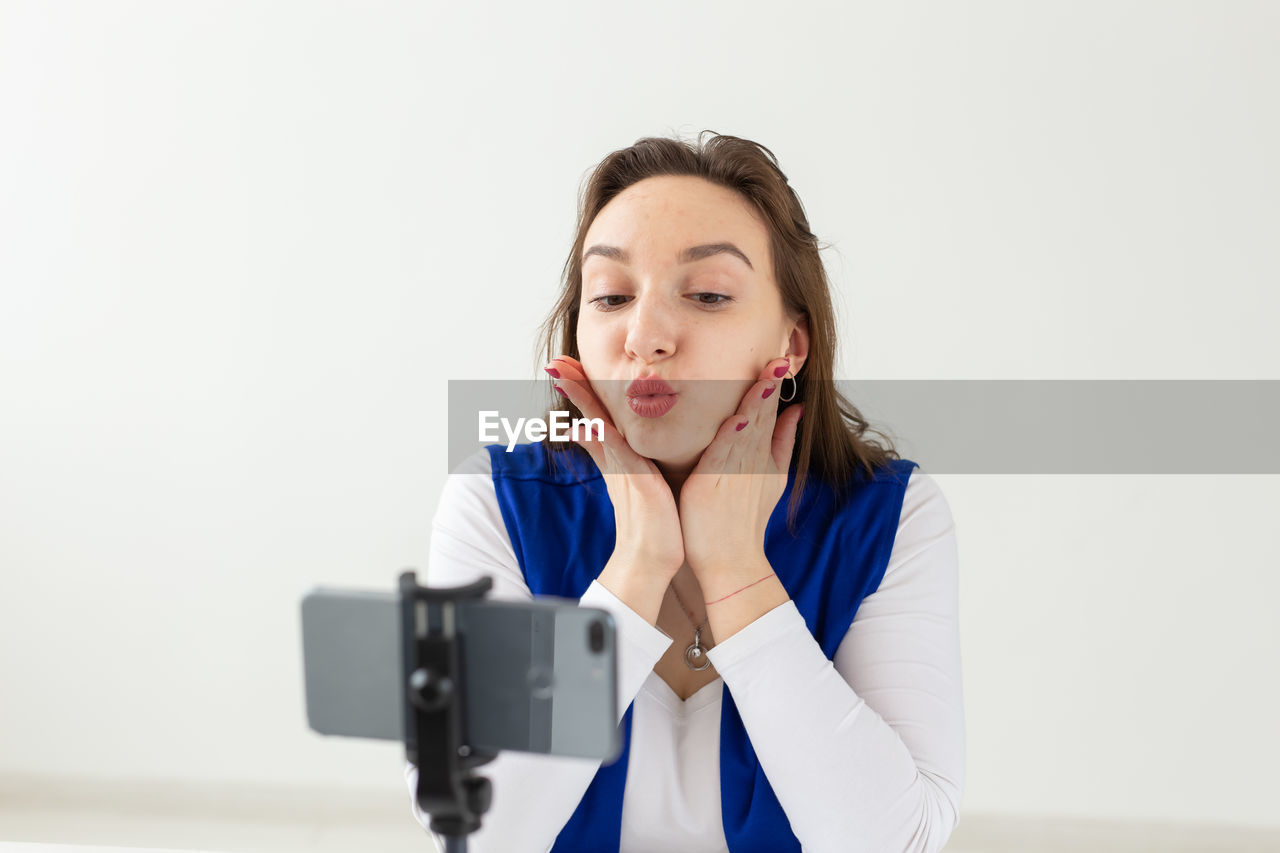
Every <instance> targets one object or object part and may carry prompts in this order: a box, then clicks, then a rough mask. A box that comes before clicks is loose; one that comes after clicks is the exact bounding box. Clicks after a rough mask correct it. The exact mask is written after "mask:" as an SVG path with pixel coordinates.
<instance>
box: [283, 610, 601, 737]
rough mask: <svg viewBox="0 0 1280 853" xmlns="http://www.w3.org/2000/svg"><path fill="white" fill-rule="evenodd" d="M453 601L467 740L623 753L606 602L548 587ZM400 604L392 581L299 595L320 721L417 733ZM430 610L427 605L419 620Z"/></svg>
mask: <svg viewBox="0 0 1280 853" xmlns="http://www.w3.org/2000/svg"><path fill="white" fill-rule="evenodd" d="M416 606H417V607H419V608H421V607H422V606H423V605H421V604H420V603H419V604H418V605H416ZM454 607H455V611H454V612H455V619H456V630H457V632H458V634H459V636H460V637H461V643H460V646H461V649H462V654H461V661H462V678H461V684H460V689H461V693H462V695H463V696H464V697H465V706H466V707H465V715H464V727H465V729H466V731H465V735H464V740H465V743H466V745H468V746H470V747H473V748H474V749H477V750H483V751H491V752H496V751H500V750H516V751H518V752H536V753H546V754H550V755H566V756H575V757H579V758H594V759H602V760H612V759H614V758H616V757H617V755H618V754H619V752H620V751H621V736H620V733H619V731H618V712H617V704H618V696H617V678H618V675H617V650H616V630H615V625H614V621H613V617H612V616H611V615H609V613H608V612H607V611H604V610H600V609H597V608H589V607H581V606H580V605H579V604H578V602H577V601H574V600H572V599H566V598H555V597H553V596H539V597H538V598H535V599H534V600H532V601H524V602H513V601H497V600H490V599H487V598H477V599H472V600H466V601H460V602H458V603H456V604H455V605H454ZM401 613H402V608H401V602H400V598H399V595H398V594H397V593H395V592H378V591H366V590H346V589H335V588H330V587H315V588H313V589H312V590H311V591H310V592H308V593H307V594H306V595H305V596H304V597H303V599H302V649H303V673H304V678H305V681H306V708H307V722H308V725H309V726H310V727H311V728H312V729H313V730H315V731H317V732H319V733H320V734H324V735H341V736H346V737H364V738H378V739H382V740H397V741H404V742H412V741H413V740H414V733H413V732H410V733H409V738H408V739H406V737H405V735H406V733H405V720H412V719H413V716H412V706H411V705H410V704H409V701H408V682H407V676H406V673H407V669H406V667H405V661H404V654H405V652H404V646H405V634H404V631H405V628H406V626H403V625H402V624H401V622H402V616H401ZM424 618H425V611H421V610H420V611H419V618H418V621H419V622H420V623H421V622H422V620H423V619H424ZM408 627H409V628H410V629H411V630H415V631H422V630H424V628H423V625H422V624H418V625H415V626H408ZM415 636H416V635H415Z"/></svg>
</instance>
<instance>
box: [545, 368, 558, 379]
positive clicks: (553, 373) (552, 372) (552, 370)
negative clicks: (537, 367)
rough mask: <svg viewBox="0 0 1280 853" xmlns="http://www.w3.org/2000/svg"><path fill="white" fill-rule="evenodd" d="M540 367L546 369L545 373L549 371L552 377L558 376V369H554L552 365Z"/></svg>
mask: <svg viewBox="0 0 1280 853" xmlns="http://www.w3.org/2000/svg"><path fill="white" fill-rule="evenodd" d="M542 369H543V370H545V371H547V373H550V374H551V378H552V379H559V378H560V371H558V370H556V369H555V368H554V367H544V368H542Z"/></svg>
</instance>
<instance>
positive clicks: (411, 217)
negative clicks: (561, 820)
mask: <svg viewBox="0 0 1280 853" xmlns="http://www.w3.org/2000/svg"><path fill="white" fill-rule="evenodd" d="M1278 31H1280V14H1278V13H1277V7H1276V6H1275V5H1274V4H1272V3H1268V2H1240V0H1237V2H1233V3H1229V4H1210V3H1198V2H1086V3H1078V2H1073V3H1052V4H1049V3H1039V4H1025V3H1018V2H980V3H979V2H970V3H963V4H951V3H933V4H918V3H911V4H893V5H888V4H872V3H860V4H843V3H842V4H835V3H823V4H811V5H801V6H800V7H797V8H795V9H793V10H790V11H784V9H783V7H782V6H780V5H779V4H776V3H764V2H756V3H750V4H744V3H740V2H738V3H688V2H681V3H673V2H653V3H646V4H644V6H643V7H638V6H636V5H634V4H619V5H616V6H609V5H604V4H596V3H582V4H575V5H573V6H562V5H559V4H546V3H539V4H529V5H525V4H515V3H512V4H508V5H506V6H504V7H502V8H500V9H499V8H494V9H491V10H488V11H484V10H479V9H474V8H472V7H471V6H469V5H467V4H447V5H446V4H438V5H430V4H419V3H379V4H370V3H360V2H346V3H327V4H315V3H304V2H291V3H283V2H277V3H257V2H255V3H228V2H221V3H166V2H131V3H124V2H115V3H92V2H78V3H68V2H63V3H43V2H4V3H0V124H2V125H3V132H0V288H2V290H0V572H3V575H2V577H3V582H4V583H3V588H2V589H3V592H0V679H2V681H0V775H7V776H20V775H26V774H45V775H50V776H55V777H57V776H66V777H71V776H79V775H89V776H96V777H110V778H119V779H146V780H152V779H175V780H185V781H191V780H207V781H209V782H215V781H216V782H229V781H232V782H233V781H236V780H255V781H257V782H275V783H280V784H283V785H293V784H308V785H314V784H322V783H324V782H325V780H330V781H332V782H333V783H334V784H338V783H341V784H343V785H356V786H367V787H370V788H384V789H386V790H387V791H389V792H394V793H393V795H394V796H402V795H403V794H402V791H401V789H402V787H403V784H402V776H401V758H402V753H401V750H400V747H398V746H397V745H395V744H392V743H376V742H372V741H359V740H345V739H326V738H322V737H320V736H319V735H316V734H314V733H312V732H311V731H309V730H308V729H307V727H306V722H305V715H304V710H303V705H302V683H301V677H300V663H301V650H300V645H299V625H298V621H297V613H298V600H299V597H300V595H301V594H302V592H303V591H304V590H305V589H307V588H309V587H310V586H311V585H313V584H318V583H319V584H327V585H339V586H343V585H345V586H360V587H364V588H374V587H382V588H386V589H390V588H391V584H392V583H393V581H394V578H395V575H396V574H397V573H398V571H399V570H400V569H401V568H402V567H404V566H417V567H419V568H425V565H426V555H427V549H428V530H429V523H430V519H431V516H432V513H433V510H434V507H435V504H436V499H437V495H438V492H439V489H440V486H441V484H442V482H443V478H444V476H445V471H446V465H445V458H444V452H443V444H444V439H445V436H444V433H443V421H442V407H443V401H444V394H445V389H446V380H447V379H462V378H534V377H540V373H538V372H537V367H538V364H537V363H536V362H535V361H534V357H533V355H532V346H533V340H534V338H533V335H534V326H535V324H536V322H537V321H538V320H539V319H540V318H541V317H542V315H543V313H544V312H545V310H546V308H547V307H548V306H549V304H550V301H551V299H552V297H553V294H554V293H555V290H556V286H557V281H558V275H559V272H560V268H561V265H562V263H563V261H564V257H565V254H566V252H567V251H568V248H569V241H570V239H571V237H572V229H573V215H574V204H575V199H576V193H577V189H578V185H579V181H580V180H581V178H582V176H583V175H584V173H585V172H586V170H587V169H588V168H589V167H590V166H591V165H593V164H594V163H596V162H597V161H598V160H599V159H600V158H601V157H603V156H604V155H605V154H606V153H608V152H609V151H611V150H613V149H615V148H619V147H623V146H625V145H628V144H630V143H631V142H633V141H634V140H635V139H636V138H638V137H640V136H645V135H665V134H669V133H670V132H673V131H675V132H681V133H683V134H685V135H687V136H688V135H692V134H694V133H696V132H697V131H698V130H701V129H703V128H711V129H714V130H718V131H721V132H725V133H732V134H736V135H740V136H745V137H748V138H752V139H756V140H758V141H760V142H762V143H764V144H765V145H767V146H769V147H770V148H771V149H772V150H773V151H774V152H775V153H776V154H777V155H778V157H779V159H780V160H781V163H782V167H783V169H784V171H785V172H786V173H787V175H788V177H789V178H790V179H791V181H792V183H793V185H794V186H795V187H796V188H797V190H798V191H799V193H800V195H801V197H802V198H803V199H804V201H805V204H806V207H807V209H808V212H809V216H810V221H811V224H812V226H813V228H814V230H815V231H816V232H817V234H818V236H819V237H820V238H821V239H823V240H825V241H828V242H830V243H832V244H834V248H833V249H832V250H829V251H828V252H827V253H826V260H827V264H828V267H829V270H830V272H831V274H832V277H833V283H834V285H835V286H836V288H837V289H838V292H839V296H838V303H839V306H840V310H841V312H842V323H843V325H842V333H843V343H842V346H843V353H842V356H843V361H842V365H843V375H844V376H845V377H849V378H856V377H863V378H881V379H890V378H931V379H938V378H948V379H962V378H981V379H992V378H1006V379H1013V378H1019V379H1028V378H1043V379H1058V378H1096V379H1105V378H1125V379H1134V378H1148V379H1162V378H1168V379H1171V378H1188V379H1190V378H1194V379H1227V378H1231V379H1243V378H1255V379H1267V378H1278V377H1280V347H1277V344H1276V343H1275V337H1274V324H1275V318H1276V316H1277V315H1278V313H1280V312H1278V311H1277V308H1278V304H1277V303H1278V300H1277V296H1276V284H1277V274H1278V273H1280V258H1278V257H1277V255H1276V251H1275V237H1276V234H1277V233H1280V201H1278V199H1280V166H1278V165H1277V158H1276V156H1275V152H1276V151H1278V150H1280V113H1278V108H1277V105H1278V104H1280V55H1278V54H1277V53H1276V52H1275V50H1274V46H1275V43H1276V39H1277V35H1278ZM855 402H856V401H855ZM1187 405H1188V410H1189V412H1191V413H1196V404H1195V401H1194V400H1189V401H1188V403H1187ZM1199 414H1203V415H1204V416H1206V417H1211V415H1212V413H1199ZM1204 441H1205V446H1204V447H1202V448H1197V452H1212V449H1213V447H1214V445H1216V444H1221V443H1223V442H1229V441H1230V435H1229V433H1224V434H1220V435H1219V434H1210V435H1206V436H1205V438H1204ZM938 479H939V482H940V483H941V484H942V487H943V489H944V491H945V493H946V495H947V498H948V500H949V502H950V504H951V507H952V510H953V512H954V514H955V517H956V524H957V529H958V536H959V542H960V554H961V576H962V593H961V594H962V600H961V620H962V652H963V658H964V676H965V692H966V713H967V721H968V754H969V765H968V784H967V788H966V792H965V800H964V809H965V811H966V812H990V813H1008V814H1019V815H1034V814H1043V815H1095V816H1106V817H1133V818H1144V819H1157V820H1158V819H1166V818H1167V819H1179V820H1203V821H1226V822H1238V823H1246V824H1258V825H1271V826H1277V825H1280V824H1277V823H1276V820H1277V818H1276V812H1275V808H1274V802H1273V801H1272V800H1273V797H1272V796H1271V795H1272V794H1273V793H1274V780H1273V778H1272V776H1273V774H1272V772H1271V768H1273V767H1275V766H1276V765H1277V764H1280V738H1278V737H1277V735H1276V734H1275V733H1274V728H1273V721H1274V720H1275V719H1276V718H1277V717H1280V690H1278V689H1277V686H1276V680H1275V677H1274V675H1273V674H1272V673H1273V672H1274V667H1275V666H1276V664H1277V658H1280V654H1277V652H1278V650H1280V636H1278V629H1277V628H1276V621H1275V618H1274V604H1273V602H1274V601H1275V600H1276V598H1277V595H1280V581H1278V580H1277V574H1276V572H1275V567H1276V566H1277V565H1280V541H1278V539H1277V534H1276V532H1275V530H1276V527H1275V524H1274V518H1273V516H1274V514H1275V510H1276V509H1277V500H1276V497H1275V486H1276V479H1275V477H1273V476H1222V477H1215V476H1176V475H1166V476H1079V477H1076V476H1044V477H1039V476H952V475H945V474H940V475H938ZM407 813H408V812H407V801H406V815H407Z"/></svg>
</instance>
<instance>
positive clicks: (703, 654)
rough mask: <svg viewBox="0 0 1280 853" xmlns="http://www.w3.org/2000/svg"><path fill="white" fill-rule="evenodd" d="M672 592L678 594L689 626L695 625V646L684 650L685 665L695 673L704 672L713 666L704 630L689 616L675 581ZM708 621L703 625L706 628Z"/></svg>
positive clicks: (677, 597)
mask: <svg viewBox="0 0 1280 853" xmlns="http://www.w3.org/2000/svg"><path fill="white" fill-rule="evenodd" d="M671 591H672V592H675V594H676V601H679V602H680V609H681V610H682V611H684V615H685V618H686V619H688V620H689V624H690V625H693V645H691V646H689V648H687V649H685V650H684V665H685V666H687V667H689V669H692V670H694V671H695V672H702V671H703V670H704V669H706V668H707V667H709V666H711V660H710V659H709V658H708V657H707V648H706V646H704V645H702V628H699V627H698V626H697V624H696V623H694V621H693V617H692V616H690V615H689V610H688V608H686V607H685V606H684V600H683V599H681V598H680V593H678V592H676V585H675V581H672V583H671ZM706 625H707V623H706V621H704V622H703V623H702V626H703V627H704V628H705V627H706Z"/></svg>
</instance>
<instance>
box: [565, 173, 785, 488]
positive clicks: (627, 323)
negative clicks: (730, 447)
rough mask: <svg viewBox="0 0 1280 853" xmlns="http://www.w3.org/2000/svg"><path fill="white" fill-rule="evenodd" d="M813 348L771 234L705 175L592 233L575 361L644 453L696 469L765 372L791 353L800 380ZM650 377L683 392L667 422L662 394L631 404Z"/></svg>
mask: <svg viewBox="0 0 1280 853" xmlns="http://www.w3.org/2000/svg"><path fill="white" fill-rule="evenodd" d="M739 253H741V254H739ZM808 345H809V339H808V330H807V325H806V323H805V321H804V319H803V318H801V319H794V318H788V317H787V316H786V312H785V311H784V309H783V305H782V297H781V294H780V293H779V291H778V286H777V284H776V282H775V281H774V277H773V259H772V258H771V257H770V255H769V232H768V229H767V227H766V225H765V223H764V221H763V220H762V219H761V218H760V217H759V215H758V214H757V213H756V212H755V210H754V208H753V207H752V206H751V203H750V202H748V201H747V200H746V199H744V198H742V197H741V196H740V195H738V193H736V192H735V191H733V190H730V189H727V188H725V187H721V186H718V185H716V184H713V183H711V182H710V181H707V180H704V179H702V178H697V177H689V176H666V175H664V176H660V177H654V178H646V179H645V180H643V181H640V182H638V183H636V184H633V185H632V186H630V187H628V188H627V189H626V190H624V191H623V192H621V193H619V194H618V195H617V196H616V197H615V198H614V199H613V200H612V201H610V202H609V203H608V204H607V205H606V206H605V207H604V209H602V210H601V211H600V213H599V214H598V215H597V216H596V218H595V220H594V221H593V222H592V223H591V226H590V227H589V228H588V229H587V236H586V242H585V244H584V250H583V261H582V296H581V302H580V304H579V314H578V352H579V356H580V358H579V360H580V361H581V362H582V366H583V369H584V370H585V372H586V375H587V378H588V379H589V380H591V384H592V387H593V388H594V389H595V391H596V394H597V395H598V396H599V397H600V400H601V402H602V403H603V404H604V406H605V408H606V409H607V410H608V412H609V415H610V417H611V418H612V420H613V423H614V425H615V426H616V427H617V429H618V432H620V433H621V434H622V435H623V436H624V437H625V438H626V439H627V443H628V444H630V445H631V447H632V448H633V449H634V450H635V451H636V452H637V453H639V454H640V455H641V456H646V457H649V458H650V459H654V460H656V461H659V462H664V463H667V464H668V465H671V466H673V467H688V466H692V465H693V464H694V463H696V462H697V460H698V458H699V457H700V456H701V455H702V451H703V450H705V449H706V447H707V445H709V444H710V443H711V440H712V439H713V438H714V437H715V434H716V430H717V429H718V428H719V427H720V425H721V423H722V422H723V421H724V420H725V419H726V418H728V417H729V416H730V415H732V414H733V413H734V412H735V411H737V409H738V406H739V405H740V403H741V402H742V397H743V395H744V394H745V393H746V392H747V389H748V388H750V386H751V385H752V384H753V383H754V382H756V381H757V380H758V379H759V377H760V373H761V371H762V370H763V369H764V367H765V365H766V364H768V362H769V361H771V360H772V359H775V358H779V357H781V356H784V355H789V356H790V357H791V371H792V375H795V374H796V373H797V372H799V370H800V366H801V364H802V363H803V361H804V356H805V355H806V354H807V352H808ZM649 377H657V378H660V379H662V380H665V381H666V382H667V383H669V384H670V385H671V386H672V388H673V389H674V391H675V397H674V403H675V404H674V406H671V407H670V409H669V410H667V411H666V412H665V413H664V414H659V415H657V416H654V415H655V414H656V413H657V412H661V411H662V409H663V408H665V405H664V401H663V398H661V397H659V398H652V399H650V400H649V401H645V400H643V398H633V399H634V400H635V402H629V400H628V386H629V385H630V383H631V382H632V381H633V380H635V379H642V378H649ZM633 394H634V390H633ZM669 401H670V398H668V399H667V400H666V401H665V402H669ZM637 410H639V411H637ZM639 412H645V413H647V414H648V415H649V416H648V417H646V416H643V415H642V414H640V413H639Z"/></svg>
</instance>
